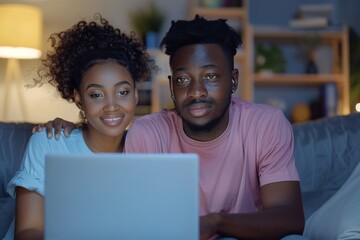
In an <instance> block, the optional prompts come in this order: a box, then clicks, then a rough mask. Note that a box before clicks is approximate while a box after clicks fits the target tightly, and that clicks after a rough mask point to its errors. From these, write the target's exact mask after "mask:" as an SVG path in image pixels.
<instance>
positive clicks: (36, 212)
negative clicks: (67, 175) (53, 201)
mask: <svg viewBox="0 0 360 240" xmlns="http://www.w3.org/2000/svg"><path fill="white" fill-rule="evenodd" d="M43 231H44V198H43V197H42V196H40V195H39V194H37V193H36V192H34V191H29V190H27V189H25V188H22V187H17V188H16V217H15V233H14V236H15V237H14V239H15V240H20V239H28V240H31V239H43V238H44V237H43Z"/></svg>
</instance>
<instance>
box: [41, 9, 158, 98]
mask: <svg viewBox="0 0 360 240" xmlns="http://www.w3.org/2000/svg"><path fill="white" fill-rule="evenodd" d="M96 20H99V23H97V22H96ZM49 41H51V47H52V48H53V51H49V52H48V53H47V55H46V58H45V59H43V60H42V65H41V66H40V69H39V71H38V75H39V77H40V79H36V80H35V85H42V84H44V83H50V84H51V85H54V86H55V87H57V89H58V90H59V92H60V93H61V97H62V98H64V99H66V100H68V101H70V102H73V101H74V94H73V93H74V89H77V90H79V86H80V83H81V80H82V78H83V76H84V74H85V73H86V71H87V70H88V69H89V68H90V67H91V66H93V65H94V64H96V63H99V62H102V61H107V60H108V59H112V60H114V61H116V62H118V63H119V64H121V65H122V66H124V67H126V68H127V69H128V70H129V72H130V74H131V76H132V78H133V79H134V82H136V81H145V80H148V79H149V78H150V74H151V71H150V70H151V68H152V67H151V65H152V64H151V63H152V61H151V60H150V59H149V54H148V53H147V52H146V51H145V49H144V47H143V45H142V44H141V43H140V42H139V41H138V40H137V39H136V38H135V34H131V36H128V35H126V34H124V33H123V32H121V31H120V30H119V29H117V28H114V27H113V26H112V25H110V24H109V23H108V21H107V20H106V19H104V18H103V17H102V16H101V15H100V14H95V16H94V21H90V22H86V21H79V22H78V23H77V24H76V25H74V26H73V27H72V28H70V29H68V30H66V31H62V32H60V33H53V34H52V35H51V36H50V38H49Z"/></svg>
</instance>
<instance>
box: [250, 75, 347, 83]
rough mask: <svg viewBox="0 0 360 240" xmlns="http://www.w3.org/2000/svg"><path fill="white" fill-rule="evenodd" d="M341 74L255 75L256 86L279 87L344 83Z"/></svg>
mask: <svg viewBox="0 0 360 240" xmlns="http://www.w3.org/2000/svg"><path fill="white" fill-rule="evenodd" d="M342 79H343V76H342V75H340V74H271V75H269V74H261V73H260V74H255V75H254V81H255V83H256V84H278V85H319V84H326V83H329V82H332V83H338V84H340V83H341V82H342Z"/></svg>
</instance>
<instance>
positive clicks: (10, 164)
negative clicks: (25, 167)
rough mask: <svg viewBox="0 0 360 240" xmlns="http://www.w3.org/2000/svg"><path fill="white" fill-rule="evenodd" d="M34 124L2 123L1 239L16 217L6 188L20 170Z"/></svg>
mask: <svg viewBox="0 0 360 240" xmlns="http://www.w3.org/2000/svg"><path fill="white" fill-rule="evenodd" d="M33 126H34V124H30V123H4V122H0V139H1V144H0V166H1V167H0V216H1V217H0V238H2V237H3V235H4V234H5V233H6V231H7V229H8V227H9V224H10V221H11V219H12V217H13V215H14V207H15V201H14V199H12V198H11V197H10V196H9V195H8V194H7V193H6V186H7V183H8V182H9V181H10V179H11V178H12V177H13V176H14V175H15V172H16V171H17V170H18V169H19V167H20V164H21V160H22V154H23V152H24V151H25V148H26V145H27V142H28V140H29V138H30V136H31V129H32V127H33Z"/></svg>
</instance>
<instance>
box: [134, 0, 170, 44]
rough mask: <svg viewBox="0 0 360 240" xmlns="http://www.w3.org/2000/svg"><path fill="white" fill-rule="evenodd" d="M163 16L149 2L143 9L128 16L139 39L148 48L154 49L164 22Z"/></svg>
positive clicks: (152, 3)
mask: <svg viewBox="0 0 360 240" xmlns="http://www.w3.org/2000/svg"><path fill="white" fill-rule="evenodd" d="M164 18H165V15H164V13H163V12H162V11H160V10H159V9H158V8H157V6H156V5H155V4H154V2H150V4H149V5H148V6H146V7H145V8H142V9H139V10H137V11H134V12H132V13H131V14H130V20H131V23H132V25H133V27H134V28H135V31H136V32H137V33H138V34H139V36H140V39H142V40H143V42H144V44H145V45H146V46H147V47H148V48H156V47H157V45H158V35H159V32H160V30H161V27H162V24H163V22H164Z"/></svg>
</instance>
